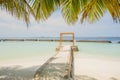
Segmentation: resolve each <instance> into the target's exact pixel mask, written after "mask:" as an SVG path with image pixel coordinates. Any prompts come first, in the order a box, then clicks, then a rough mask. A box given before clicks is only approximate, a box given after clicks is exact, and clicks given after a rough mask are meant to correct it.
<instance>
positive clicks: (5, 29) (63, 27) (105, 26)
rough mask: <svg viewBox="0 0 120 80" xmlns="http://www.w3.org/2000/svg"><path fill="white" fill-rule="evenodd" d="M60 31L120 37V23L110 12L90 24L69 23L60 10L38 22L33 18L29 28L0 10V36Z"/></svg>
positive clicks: (83, 34)
mask: <svg viewBox="0 0 120 80" xmlns="http://www.w3.org/2000/svg"><path fill="white" fill-rule="evenodd" d="M60 32H74V33H75V36H76V37H120V24H116V23H114V22H113V20H112V18H111V17H110V15H109V14H108V13H106V14H105V15H104V17H102V18H101V19H100V21H98V22H96V23H93V24H89V23H87V22H85V23H83V24H81V23H80V21H78V22H77V23H76V24H75V25H67V24H66V23H65V21H64V19H63V17H62V15H61V13H60V12H59V11H56V12H55V13H53V14H52V15H51V16H50V17H49V18H48V20H46V21H43V22H40V23H37V22H35V20H34V19H33V18H31V24H30V25H29V28H27V26H26V24H25V22H23V21H22V20H17V19H16V18H15V17H13V16H11V15H10V14H8V13H6V12H5V11H0V37H48V36H50V37H56V36H59V34H60Z"/></svg>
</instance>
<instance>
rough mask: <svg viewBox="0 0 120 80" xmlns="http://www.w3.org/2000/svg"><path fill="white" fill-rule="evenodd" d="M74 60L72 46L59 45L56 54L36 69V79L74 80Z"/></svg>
mask: <svg viewBox="0 0 120 80" xmlns="http://www.w3.org/2000/svg"><path fill="white" fill-rule="evenodd" d="M73 60H74V58H73V50H72V47H71V46H69V45H66V46H62V47H59V48H58V50H57V51H56V54H55V55H54V56H53V57H51V58H50V59H49V60H47V61H46V63H44V64H43V65H42V66H41V67H40V68H39V69H38V70H37V71H36V73H35V75H34V80H74V61H73Z"/></svg>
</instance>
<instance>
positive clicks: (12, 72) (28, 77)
mask: <svg viewBox="0 0 120 80" xmlns="http://www.w3.org/2000/svg"><path fill="white" fill-rule="evenodd" d="M38 67H39V66H33V67H29V68H22V67H21V66H14V67H2V68H0V80H32V79H33V76H34V73H35V71H36V69H38Z"/></svg>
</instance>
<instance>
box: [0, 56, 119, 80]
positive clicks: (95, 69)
mask: <svg viewBox="0 0 120 80" xmlns="http://www.w3.org/2000/svg"><path fill="white" fill-rule="evenodd" d="M49 58H50V56H41V57H34V58H28V59H20V60H13V61H12V60H11V61H6V62H2V63H0V80H21V79H22V80H33V76H34V73H35V71H36V70H37V69H38V68H39V67H40V66H41V65H42V64H43V63H44V62H45V61H46V60H47V59H49ZM75 80H120V60H113V59H112V60H111V59H103V58H95V57H86V56H84V55H77V54H76V55H75Z"/></svg>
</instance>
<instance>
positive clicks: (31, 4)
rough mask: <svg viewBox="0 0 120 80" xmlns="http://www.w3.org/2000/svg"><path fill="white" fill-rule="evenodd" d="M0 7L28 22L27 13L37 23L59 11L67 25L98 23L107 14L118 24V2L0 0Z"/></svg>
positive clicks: (119, 10)
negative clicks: (85, 22) (79, 22)
mask: <svg viewBox="0 0 120 80" xmlns="http://www.w3.org/2000/svg"><path fill="white" fill-rule="evenodd" d="M0 7H1V8H5V9H6V10H7V11H9V12H10V13H11V14H12V15H15V16H17V17H18V18H23V19H24V20H25V21H26V22H27V23H28V22H29V13H31V14H33V15H35V16H34V17H35V19H36V20H37V21H40V20H46V19H47V18H48V17H49V16H50V15H51V14H52V13H53V12H54V11H55V10H57V9H60V10H61V13H62V15H63V17H64V19H65V20H66V22H67V23H68V24H74V23H75V22H77V21H78V20H80V21H81V23H83V22H84V21H86V20H87V21H88V22H90V23H93V22H95V21H98V20H99V19H100V18H101V17H102V16H103V15H104V14H105V13H106V12H109V13H110V15H111V17H112V18H113V20H114V21H116V22H120V0H0Z"/></svg>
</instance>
